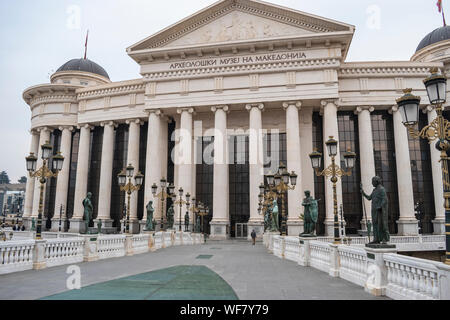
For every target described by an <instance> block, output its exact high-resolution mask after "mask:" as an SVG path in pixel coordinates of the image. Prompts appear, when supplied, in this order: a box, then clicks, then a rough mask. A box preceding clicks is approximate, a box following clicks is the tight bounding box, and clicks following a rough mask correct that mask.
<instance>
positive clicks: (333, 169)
mask: <svg viewBox="0 0 450 320" xmlns="http://www.w3.org/2000/svg"><path fill="white" fill-rule="evenodd" d="M338 144H339V143H338V141H337V140H335V139H334V137H332V136H331V137H330V139H329V140H328V141H327V142H325V145H326V146H327V150H328V154H329V155H330V157H331V165H330V166H329V167H328V168H326V169H325V170H323V171H320V167H321V164H322V154H321V153H320V152H318V151H317V150H314V151H313V152H312V153H311V154H310V155H309V157H310V159H311V165H312V167H313V169H314V171H315V172H316V175H317V176H318V177H331V182H332V183H333V202H334V206H333V207H334V243H335V244H339V243H341V238H340V232H339V216H338V201H337V191H336V189H337V182H338V178H342V177H344V176H351V175H352V172H351V171H352V169H353V168H354V167H355V162H356V153H354V152H352V151H350V150H348V151H347V152H345V153H344V154H343V155H344V160H345V166H346V168H345V169H341V168H340V167H339V166H338V165H337V164H336V156H337V152H338Z"/></svg>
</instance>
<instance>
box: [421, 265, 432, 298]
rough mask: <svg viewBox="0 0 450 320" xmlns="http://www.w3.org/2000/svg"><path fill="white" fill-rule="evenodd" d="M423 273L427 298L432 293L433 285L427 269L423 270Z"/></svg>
mask: <svg viewBox="0 0 450 320" xmlns="http://www.w3.org/2000/svg"><path fill="white" fill-rule="evenodd" d="M423 273H424V276H425V294H426V296H427V298H428V297H430V296H431V295H432V294H433V286H432V283H431V278H430V272H429V271H428V270H424V272H423Z"/></svg>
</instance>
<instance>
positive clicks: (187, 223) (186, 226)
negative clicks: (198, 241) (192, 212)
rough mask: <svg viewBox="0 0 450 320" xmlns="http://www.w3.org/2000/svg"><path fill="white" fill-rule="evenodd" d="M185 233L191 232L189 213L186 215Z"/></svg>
mask: <svg viewBox="0 0 450 320" xmlns="http://www.w3.org/2000/svg"><path fill="white" fill-rule="evenodd" d="M184 231H186V232H187V231H189V212H187V211H186V214H185V215H184Z"/></svg>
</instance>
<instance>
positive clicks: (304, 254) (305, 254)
mask: <svg viewBox="0 0 450 320" xmlns="http://www.w3.org/2000/svg"><path fill="white" fill-rule="evenodd" d="M315 240H317V237H316V236H311V237H303V236H302V237H299V241H300V252H299V259H298V264H299V265H301V266H303V267H309V259H310V256H311V247H310V243H311V241H315Z"/></svg>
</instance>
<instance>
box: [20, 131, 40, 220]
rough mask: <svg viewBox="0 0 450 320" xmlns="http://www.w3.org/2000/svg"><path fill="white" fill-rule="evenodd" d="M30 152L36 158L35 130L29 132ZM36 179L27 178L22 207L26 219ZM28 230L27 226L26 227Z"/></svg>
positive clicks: (37, 147) (30, 211) (36, 142)
mask: <svg viewBox="0 0 450 320" xmlns="http://www.w3.org/2000/svg"><path fill="white" fill-rule="evenodd" d="M30 152H31V153H34V155H35V156H36V157H37V156H38V153H39V132H38V131H37V130H32V131H31V145H30ZM35 182H36V179H35V178H31V177H28V179H27V186H26V193H25V205H24V213H23V217H24V218H28V217H31V213H32V211H33V195H34V186H35ZM27 228H28V225H27Z"/></svg>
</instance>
